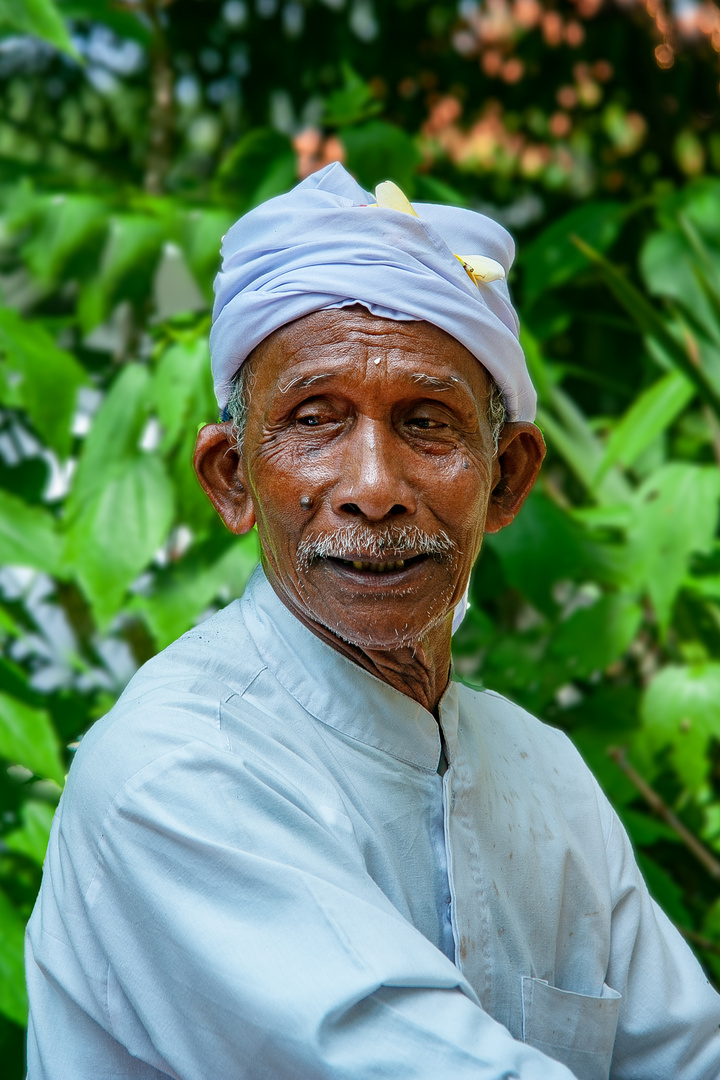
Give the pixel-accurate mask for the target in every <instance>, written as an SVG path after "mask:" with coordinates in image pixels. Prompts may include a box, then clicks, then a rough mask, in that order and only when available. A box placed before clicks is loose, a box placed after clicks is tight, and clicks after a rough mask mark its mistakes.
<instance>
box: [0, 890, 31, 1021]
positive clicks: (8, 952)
mask: <svg viewBox="0 0 720 1080" xmlns="http://www.w3.org/2000/svg"><path fill="white" fill-rule="evenodd" d="M24 953H25V920H24V919H23V918H22V917H21V915H20V914H19V912H17V911H16V910H15V908H14V907H13V906H12V904H11V903H10V901H9V900H8V898H7V896H6V895H5V893H4V892H0V1013H2V1014H3V1016H7V1017H9V1018H10V1020H14V1022H15V1023H16V1024H20V1026H21V1027H24V1026H25V1024H26V1023H27V1014H28V1002H27V992H26V990H25V962H24V960H25V957H24Z"/></svg>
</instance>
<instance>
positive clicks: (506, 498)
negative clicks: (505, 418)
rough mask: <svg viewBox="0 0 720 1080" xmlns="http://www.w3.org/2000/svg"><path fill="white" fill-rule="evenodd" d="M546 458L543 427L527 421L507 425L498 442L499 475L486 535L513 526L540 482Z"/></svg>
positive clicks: (486, 523) (493, 491)
mask: <svg viewBox="0 0 720 1080" xmlns="http://www.w3.org/2000/svg"><path fill="white" fill-rule="evenodd" d="M544 457H545V441H544V439H543V437H542V433H541V431H540V428H538V427H536V426H535V424H530V423H526V422H524V421H513V422H510V423H507V424H505V426H504V427H503V429H502V432H501V435H500V440H499V443H498V455H497V465H498V475H497V477H496V479H495V483H494V486H493V490H492V494H491V496H490V502H489V503H488V510H487V517H486V519H485V532H498V531H499V530H500V529H504V528H505V526H506V525H509V524H510V522H511V521H512V520H513V518H514V517H515V515H516V514H517V512H518V510H519V509H520V507H521V506H522V504H523V503H524V502H525V499H526V497H527V495H528V493H529V491H530V489H531V487H532V486H533V484H534V483H535V480H536V479H537V475H538V472H539V471H540V466H541V465H542V460H543V458H544Z"/></svg>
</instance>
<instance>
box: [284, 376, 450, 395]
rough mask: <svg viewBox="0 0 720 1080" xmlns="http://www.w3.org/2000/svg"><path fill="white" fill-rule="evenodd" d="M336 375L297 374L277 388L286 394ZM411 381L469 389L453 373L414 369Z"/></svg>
mask: <svg viewBox="0 0 720 1080" xmlns="http://www.w3.org/2000/svg"><path fill="white" fill-rule="evenodd" d="M336 375H337V372H334V371H324V372H321V373H319V374H317V375H298V376H297V378H295V379H291V380H290V382H288V383H285V385H284V386H279V387H278V389H279V391H280V393H281V394H287V393H289V391H290V390H304V389H305V388H306V387H308V386H313V385H314V384H315V383H318V382H322V381H323V380H326V379H333V378H335V377H336ZM410 378H411V379H412V380H413V382H416V383H420V385H421V386H425V387H427V389H428V390H439V391H443V390H458V389H462V390H468V391H469V390H470V387H469V386H468V385H467V383H466V382H465V380H464V379H458V378H457V377H456V376H455V375H449V376H448V377H447V378H440V377H439V376H437V375H427V374H425V372H424V371H414V372H413V374H412V375H411V376H410Z"/></svg>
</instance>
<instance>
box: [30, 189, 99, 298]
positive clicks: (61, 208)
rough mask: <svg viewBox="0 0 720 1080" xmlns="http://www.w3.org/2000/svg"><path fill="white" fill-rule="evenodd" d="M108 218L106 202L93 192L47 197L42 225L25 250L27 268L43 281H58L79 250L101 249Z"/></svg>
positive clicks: (35, 231) (34, 233)
mask: <svg viewBox="0 0 720 1080" xmlns="http://www.w3.org/2000/svg"><path fill="white" fill-rule="evenodd" d="M109 220H110V218H109V210H108V206H107V203H106V202H105V201H104V200H103V199H98V198H96V197H94V196H92V195H82V194H80V195H76V194H74V193H73V192H68V193H63V194H60V195H54V196H52V197H50V198H48V200H47V203H46V209H45V214H44V217H43V220H42V223H41V225H40V226H39V228H37V229H35V230H34V231H33V234H32V236H31V237H30V239H29V240H28V241H27V243H26V244H25V245H24V246H23V249H22V253H23V256H24V258H25V261H26V262H27V265H28V267H29V268H30V270H31V271H32V273H33V274H34V275H35V277H36V278H37V279H38V280H39V281H41V282H43V283H45V284H47V283H50V282H53V281H56V280H57V279H58V277H59V275H60V274H61V273H62V271H63V270H64V268H65V266H66V265H67V263H68V261H69V260H70V259H71V258H72V256H73V255H75V254H76V253H77V252H78V251H79V250H81V249H84V248H87V247H88V246H92V247H95V248H99V246H100V244H101V242H102V239H103V237H104V235H105V233H106V231H107V228H108V225H109Z"/></svg>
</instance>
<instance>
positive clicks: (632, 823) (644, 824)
mask: <svg viewBox="0 0 720 1080" xmlns="http://www.w3.org/2000/svg"><path fill="white" fill-rule="evenodd" d="M619 813H620V820H621V821H622V823H623V825H624V826H625V828H626V829H627V831H628V832H629V834H630V839H631V840H632V842H633V844H634V845H639V846H640V847H650V846H651V845H652V844H657V842H658V840H665V841H666V842H667V843H668V844H679V843H680V838H679V836H678V834H677V833H676V832H675V831H674V830H673V829H671V828H670V826H669V825H667V824H666V823H665V822H664V821H660V820H659V819H658V818H653V817H650V816H649V815H648V814H640V813H638V811H637V810H622V811H620V812H619Z"/></svg>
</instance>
